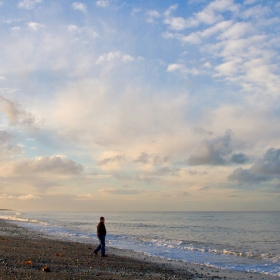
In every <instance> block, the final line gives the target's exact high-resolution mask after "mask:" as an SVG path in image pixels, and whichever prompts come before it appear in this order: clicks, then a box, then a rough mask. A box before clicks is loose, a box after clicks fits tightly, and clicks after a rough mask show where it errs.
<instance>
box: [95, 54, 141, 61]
mask: <svg viewBox="0 0 280 280" xmlns="http://www.w3.org/2000/svg"><path fill="white" fill-rule="evenodd" d="M116 59H118V60H121V61H122V62H131V61H139V60H143V57H140V56H138V57H137V58H135V57H133V56H131V55H129V54H124V53H122V52H121V51H115V52H108V53H104V54H102V55H100V56H99V57H98V59H97V61H96V64H102V63H104V62H111V61H114V60H116Z"/></svg>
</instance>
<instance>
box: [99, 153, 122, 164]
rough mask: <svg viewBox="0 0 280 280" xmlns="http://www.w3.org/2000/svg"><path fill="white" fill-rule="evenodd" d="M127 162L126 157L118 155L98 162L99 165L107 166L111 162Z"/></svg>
mask: <svg viewBox="0 0 280 280" xmlns="http://www.w3.org/2000/svg"><path fill="white" fill-rule="evenodd" d="M122 161H125V155H116V156H112V157H107V158H104V159H102V160H100V161H99V162H98V164H99V165H106V164H108V163H110V162H122Z"/></svg>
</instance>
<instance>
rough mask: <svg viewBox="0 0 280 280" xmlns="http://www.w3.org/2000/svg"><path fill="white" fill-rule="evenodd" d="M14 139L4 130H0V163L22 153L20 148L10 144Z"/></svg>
mask: <svg viewBox="0 0 280 280" xmlns="http://www.w3.org/2000/svg"><path fill="white" fill-rule="evenodd" d="M14 137H15V136H14V135H12V134H10V133H8V132H7V131H6V130H0V149H1V153H0V161H1V160H4V159H7V158H9V157H14V156H16V155H18V154H20V153H21V152H22V149H21V147H19V146H18V145H14V144H12V143H11V140H12V139H13V138H14Z"/></svg>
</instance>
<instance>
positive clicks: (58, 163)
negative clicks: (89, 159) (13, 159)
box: [14, 156, 83, 175]
mask: <svg viewBox="0 0 280 280" xmlns="http://www.w3.org/2000/svg"><path fill="white" fill-rule="evenodd" d="M14 171H15V172H16V173H20V174H29V173H32V174H35V173H54V174H65V175H77V174H80V173H81V172H82V171H83V166H82V165H81V164H78V163H76V162H74V161H73V160H69V159H64V158H61V157H59V156H53V157H41V158H38V159H36V160H24V161H21V162H17V163H15V165H14Z"/></svg>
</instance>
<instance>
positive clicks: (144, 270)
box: [0, 220, 280, 280]
mask: <svg viewBox="0 0 280 280" xmlns="http://www.w3.org/2000/svg"><path fill="white" fill-rule="evenodd" d="M95 246H96V244H92V245H91V244H83V243H77V242H68V241H61V240H55V239H52V238H49V237H48V236H45V235H42V234H40V233H36V232H34V231H30V230H27V229H25V228H22V227H20V226H17V225H15V224H13V223H8V222H5V221H1V220H0V279H1V280H2V279H3V280H4V279H5V280H6V279H62V280H63V279H111V280H113V279H115V280H117V279H155V280H156V279H194V280H195V279H204V280H210V279H211V280H214V279H228V280H232V279H245V280H246V279H256V280H268V279H271V280H272V279H280V277H277V276H269V275H264V274H257V273H256V274H255V273H246V272H234V271H226V270H217V269H213V268H211V267H207V266H202V265H196V264H189V263H186V262H176V261H170V260H167V259H160V258H154V257H152V256H147V255H143V254H140V253H137V252H135V251H129V250H120V249H115V248H111V247H107V252H106V253H107V254H108V257H107V258H101V257H100V256H95V254H94V253H93V251H94V248H95ZM136 249H137V248H136Z"/></svg>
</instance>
